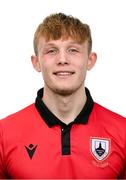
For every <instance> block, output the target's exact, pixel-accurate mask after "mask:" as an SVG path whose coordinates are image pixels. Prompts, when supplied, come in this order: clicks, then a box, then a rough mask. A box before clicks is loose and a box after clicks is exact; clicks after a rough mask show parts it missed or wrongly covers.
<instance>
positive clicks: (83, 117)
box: [35, 88, 94, 127]
mask: <svg viewBox="0 0 126 180" xmlns="http://www.w3.org/2000/svg"><path fill="white" fill-rule="evenodd" d="M43 91H44V88H42V89H40V90H38V92H37V97H36V100H35V107H36V108H37V110H38V112H39V114H40V116H41V117H42V119H43V120H44V121H45V123H46V124H47V125H48V126H49V127H52V126H54V125H60V126H61V127H65V126H68V125H71V124H86V123H88V119H89V115H90V113H91V111H92V109H93V105H94V102H93V99H92V97H91V95H90V92H89V90H88V89H87V88H85V92H86V96H87V100H86V103H85V105H84V107H83V109H82V110H81V112H80V113H79V114H78V116H77V117H76V118H75V119H74V120H73V121H72V122H71V123H70V124H68V125H66V124H65V123H63V122H62V121H61V120H60V119H58V118H57V117H56V116H55V115H54V114H53V112H51V111H50V110H49V109H48V107H47V106H46V105H45V104H44V102H43V100H42V97H43Z"/></svg>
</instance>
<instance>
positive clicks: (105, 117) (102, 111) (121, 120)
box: [93, 103, 126, 127]
mask: <svg viewBox="0 0 126 180" xmlns="http://www.w3.org/2000/svg"><path fill="white" fill-rule="evenodd" d="M93 112H94V116H96V117H97V120H99V121H102V122H103V123H106V124H108V125H112V126H116V125H117V126H119V125H120V126H121V127H122V126H123V125H124V126H125V127H126V117H123V116H122V115H120V114H118V113H116V112H114V111H112V110H110V109H108V108H106V107H104V106H102V105H100V104H98V103H94V108H93Z"/></svg>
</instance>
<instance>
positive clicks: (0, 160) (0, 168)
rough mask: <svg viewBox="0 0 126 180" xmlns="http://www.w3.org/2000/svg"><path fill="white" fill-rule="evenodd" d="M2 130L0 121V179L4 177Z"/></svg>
mask: <svg viewBox="0 0 126 180" xmlns="http://www.w3.org/2000/svg"><path fill="white" fill-rule="evenodd" d="M3 154H4V153H3V131H2V127H1V122H0V179H5V178H6V176H5V170H4V155H3Z"/></svg>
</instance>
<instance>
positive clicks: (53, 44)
mask: <svg viewBox="0 0 126 180" xmlns="http://www.w3.org/2000/svg"><path fill="white" fill-rule="evenodd" d="M81 44H82V43H80V42H77V41H71V42H69V43H68V45H81ZM45 46H57V44H55V43H50V42H47V43H46V44H45Z"/></svg>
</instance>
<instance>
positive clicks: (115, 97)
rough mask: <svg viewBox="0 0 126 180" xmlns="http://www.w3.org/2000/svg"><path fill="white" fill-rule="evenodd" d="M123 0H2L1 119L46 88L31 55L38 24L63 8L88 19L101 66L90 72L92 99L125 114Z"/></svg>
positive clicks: (125, 18)
mask: <svg viewBox="0 0 126 180" xmlns="http://www.w3.org/2000/svg"><path fill="white" fill-rule="evenodd" d="M125 4H126V1H125V0H45V1H43V0H11V1H10V0H0V118H3V117H5V116H7V115H9V114H11V113H14V112H16V111H18V110H20V109H22V108H23V107H25V106H27V105H29V104H31V103H33V102H34V100H35V97H36V92H37V90H38V89H39V88H41V87H42V86H43V80H42V76H41V74H39V73H37V72H35V70H34V69H33V67H32V65H31V61H30V57H31V55H32V54H33V53H34V52H33V44H32V41H33V35H34V32H35V30H36V28H37V26H38V24H39V23H40V22H41V21H42V20H43V18H45V17H46V16H47V15H49V14H50V13H55V12H64V13H66V14H69V15H73V16H76V17H78V18H80V19H81V20H82V21H83V22H85V23H88V24H89V25H90V27H91V30H92V38H93V51H95V52H96V53H97V55H98V60H97V64H96V66H95V67H94V69H93V70H92V71H90V72H88V74H87V80H86V86H87V87H88V88H89V89H90V91H91V94H92V96H93V99H94V100H95V101H96V102H98V103H100V104H102V105H103V106H105V107H107V108H109V109H111V110H113V111H115V112H117V113H119V114H121V115H123V116H126V5H125Z"/></svg>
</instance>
